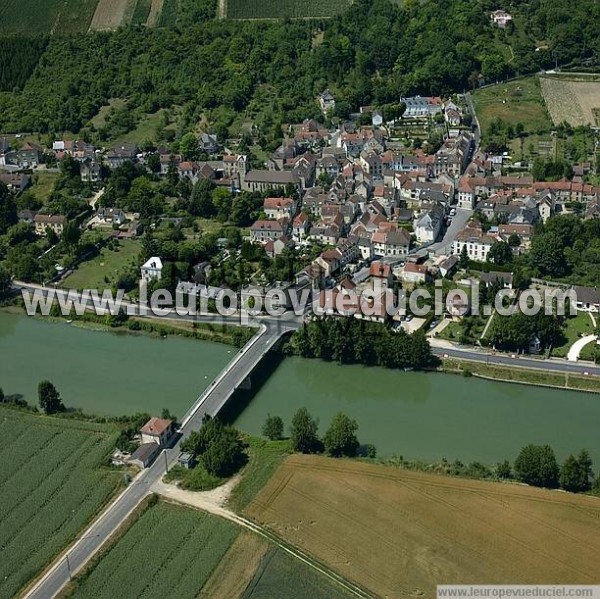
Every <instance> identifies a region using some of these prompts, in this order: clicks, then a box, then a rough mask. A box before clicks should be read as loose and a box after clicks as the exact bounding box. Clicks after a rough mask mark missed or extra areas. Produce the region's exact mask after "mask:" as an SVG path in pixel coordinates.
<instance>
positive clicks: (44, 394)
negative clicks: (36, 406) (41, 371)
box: [38, 381, 65, 414]
mask: <svg viewBox="0 0 600 599" xmlns="http://www.w3.org/2000/svg"><path fill="white" fill-rule="evenodd" d="M38 398H39V402H40V407H41V408H42V410H44V412H46V414H56V413H57V412H64V411H65V406H64V405H63V403H62V400H61V398H60V394H59V393H58V391H57V390H56V387H55V386H54V385H53V384H52V383H51V382H50V381H42V382H41V383H40V384H39V385H38Z"/></svg>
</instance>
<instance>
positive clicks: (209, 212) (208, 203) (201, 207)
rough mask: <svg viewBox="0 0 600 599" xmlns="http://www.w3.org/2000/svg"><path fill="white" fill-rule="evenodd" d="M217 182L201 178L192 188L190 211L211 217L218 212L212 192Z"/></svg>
mask: <svg viewBox="0 0 600 599" xmlns="http://www.w3.org/2000/svg"><path fill="white" fill-rule="evenodd" d="M214 188H215V184H214V183H213V182H212V181H211V180H210V179H200V180H199V181H198V182H197V183H196V185H194V189H193V190H192V197H191V198H190V204H189V212H190V214H192V215H194V216H202V217H204V218H210V217H211V216H214V215H215V213H216V209H215V205H214V204H213V198H212V192H213V190H214Z"/></svg>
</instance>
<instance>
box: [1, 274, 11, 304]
mask: <svg viewBox="0 0 600 599" xmlns="http://www.w3.org/2000/svg"><path fill="white" fill-rule="evenodd" d="M11 286H12V281H11V278H10V273H9V272H8V271H7V270H6V268H4V267H3V266H0V302H1V301H2V300H5V299H6V298H7V297H8V294H9V293H10V289H11Z"/></svg>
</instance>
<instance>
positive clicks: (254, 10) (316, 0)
mask: <svg viewBox="0 0 600 599" xmlns="http://www.w3.org/2000/svg"><path fill="white" fill-rule="evenodd" d="M225 1H226V2H227V8H226V16H227V18H228V19H282V18H285V17H289V18H293V19H309V18H321V17H332V16H334V15H336V14H338V13H340V12H342V11H343V10H345V9H346V8H348V6H350V4H351V3H352V0H330V1H329V2H327V1H326V0H303V1H302V2H300V1H298V0H280V1H279V2H275V1H269V2H265V1H264V0H225Z"/></svg>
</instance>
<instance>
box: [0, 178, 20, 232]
mask: <svg viewBox="0 0 600 599" xmlns="http://www.w3.org/2000/svg"><path fill="white" fill-rule="evenodd" d="M18 221H19V219H18V217H17V205H16V203H15V199H14V197H13V195H12V194H11V193H10V191H9V190H8V187H6V185H4V183H1V182H0V235H4V233H6V230H7V229H8V228H9V227H11V226H12V225H16V224H17V222H18Z"/></svg>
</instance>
